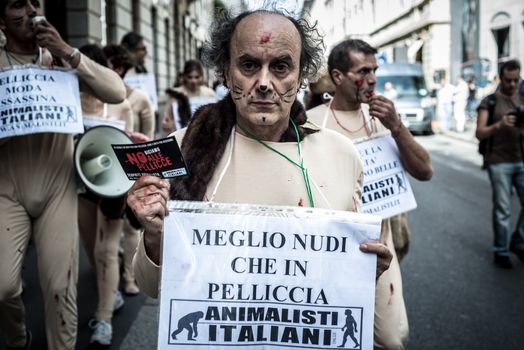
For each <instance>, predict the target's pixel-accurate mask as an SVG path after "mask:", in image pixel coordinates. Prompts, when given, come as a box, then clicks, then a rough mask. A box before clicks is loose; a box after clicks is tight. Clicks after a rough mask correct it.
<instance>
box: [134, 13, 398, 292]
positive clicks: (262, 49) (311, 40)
mask: <svg viewBox="0 0 524 350" xmlns="http://www.w3.org/2000/svg"><path fill="white" fill-rule="evenodd" d="M223 15H224V16H225V17H224V18H217V19H216V22H215V24H214V26H213V27H212V28H213V29H212V33H211V35H210V37H211V44H209V46H208V47H207V48H206V51H205V52H206V57H207V59H208V61H209V62H210V63H212V64H213V65H214V66H215V68H216V71H217V74H218V75H219V76H223V77H225V82H226V84H227V86H228V87H229V88H230V90H231V94H230V95H228V96H227V97H225V98H224V99H223V100H221V101H219V102H217V103H215V104H211V105H208V106H206V107H204V108H203V109H201V110H200V111H199V112H198V113H197V114H196V115H195V116H194V118H193V120H192V121H191V123H190V124H189V127H188V128H187V129H182V130H179V131H177V132H176V133H175V136H176V137H177V139H178V142H181V144H182V146H181V147H182V153H183V155H184V158H185V161H186V163H187V165H188V168H189V174H190V175H189V176H187V177H184V178H177V179H175V180H173V181H172V183H171V184H169V183H168V182H167V181H165V180H162V179H159V178H156V177H151V176H148V177H141V178H140V179H139V180H137V181H136V183H135V184H134V185H133V187H132V188H131V189H130V191H129V192H128V205H129V206H130V207H131V208H132V209H133V211H134V212H135V214H136V216H137V218H138V219H139V221H140V222H141V223H142V225H143V226H144V229H145V232H144V235H143V238H142V240H141V242H140V244H139V247H138V251H137V255H136V256H135V273H136V277H137V281H138V283H139V285H140V288H141V289H142V290H143V291H145V292H146V293H148V294H149V295H152V296H156V295H157V293H158V279H159V270H160V265H161V261H160V250H161V240H162V230H163V220H164V216H165V215H166V202H167V200H168V199H180V200H205V201H209V200H213V201H216V202H229V203H232V202H238V203H252V204H267V205H292V206H315V207H320V208H333V209H338V210H348V211H356V210H358V202H359V199H360V194H361V185H362V183H361V181H362V169H363V167H362V162H361V161H360V158H359V156H358V154H357V152H356V150H355V148H354V147H353V145H352V143H351V142H350V141H349V140H348V139H346V138H345V137H343V136H342V135H340V134H338V133H336V132H333V131H330V130H319V129H318V128H315V127H314V126H313V125H311V124H308V123H307V122H306V115H305V111H304V109H303V107H302V105H301V104H300V103H298V102H297V101H296V96H297V92H298V90H299V88H300V86H301V85H302V84H303V82H304V80H305V79H309V78H311V77H312V76H314V75H315V74H316V72H317V71H318V68H319V67H320V65H321V57H322V47H323V45H322V42H321V40H320V39H318V37H317V36H316V33H317V32H316V30H315V28H314V27H312V26H310V25H309V24H308V23H307V22H306V21H305V20H299V21H297V20H295V19H294V18H292V17H288V16H285V15H284V14H282V13H279V12H273V11H260V10H259V11H254V12H244V13H242V14H240V15H239V16H237V17H227V16H228V14H223ZM295 126H296V129H295ZM264 144H265V145H266V146H269V147H270V148H273V149H274V150H275V151H278V152H281V153H282V154H284V155H285V156H286V157H288V158H289V159H291V160H293V161H295V162H297V161H298V162H299V158H300V156H299V153H298V146H299V145H300V149H301V155H302V157H303V159H304V166H305V167H306V168H307V169H308V173H309V176H310V183H311V188H312V190H311V196H309V195H308V191H307V190H306V186H305V180H304V178H303V177H302V172H301V170H300V169H299V168H298V167H297V166H296V165H295V164H293V163H291V162H289V161H288V160H287V159H286V158H284V157H282V156H281V155H280V154H278V153H276V152H274V151H273V150H271V149H269V148H267V147H266V146H265V145H264ZM221 175H223V176H221ZM169 186H171V190H170V191H169ZM360 249H361V250H362V251H363V252H368V253H375V254H377V257H378V259H377V276H380V274H381V273H382V272H383V271H384V270H386V269H387V267H388V266H389V262H390V260H391V252H390V251H389V249H388V248H387V247H386V246H385V245H384V244H381V243H377V242H367V243H365V244H362V245H361V247H360Z"/></svg>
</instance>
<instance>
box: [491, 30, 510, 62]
mask: <svg viewBox="0 0 524 350" xmlns="http://www.w3.org/2000/svg"><path fill="white" fill-rule="evenodd" d="M491 32H492V33H493V36H494V37H495V42H496V43H497V57H498V58H502V57H508V56H509V27H505V28H500V29H492V30H491Z"/></svg>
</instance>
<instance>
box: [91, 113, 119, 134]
mask: <svg viewBox="0 0 524 350" xmlns="http://www.w3.org/2000/svg"><path fill="white" fill-rule="evenodd" d="M100 125H104V126H112V127H113V128H117V129H118V130H122V131H125V130H126V122H125V121H123V120H117V119H104V118H99V117H92V116H89V117H87V116H84V128H85V131H87V130H89V129H91V128H94V127H95V126H100Z"/></svg>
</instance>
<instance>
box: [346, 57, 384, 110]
mask: <svg viewBox="0 0 524 350" xmlns="http://www.w3.org/2000/svg"><path fill="white" fill-rule="evenodd" d="M348 55H349V60H350V62H351V67H350V68H349V71H348V72H346V73H344V74H343V77H342V79H341V86H340V87H341V89H337V94H338V93H339V91H340V92H341V93H342V94H343V95H345V96H346V97H347V99H348V100H350V101H358V102H361V103H368V102H369V99H370V97H372V96H373V95H374V90H375V85H376V84H377V77H376V76H375V71H376V70H377V68H378V65H377V60H376V59H375V55H372V54H365V53H363V52H359V51H350V52H349V53H348Z"/></svg>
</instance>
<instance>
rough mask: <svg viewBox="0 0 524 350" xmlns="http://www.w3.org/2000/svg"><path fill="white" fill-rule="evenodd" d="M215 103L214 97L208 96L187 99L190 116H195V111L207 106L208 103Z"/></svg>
mask: <svg viewBox="0 0 524 350" xmlns="http://www.w3.org/2000/svg"><path fill="white" fill-rule="evenodd" d="M216 101H217V98H216V97H209V96H195V97H190V98H189V108H190V109H191V115H193V114H195V111H196V110H197V109H198V108H199V107H202V106H205V105H208V104H210V103H215V102H216Z"/></svg>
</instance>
